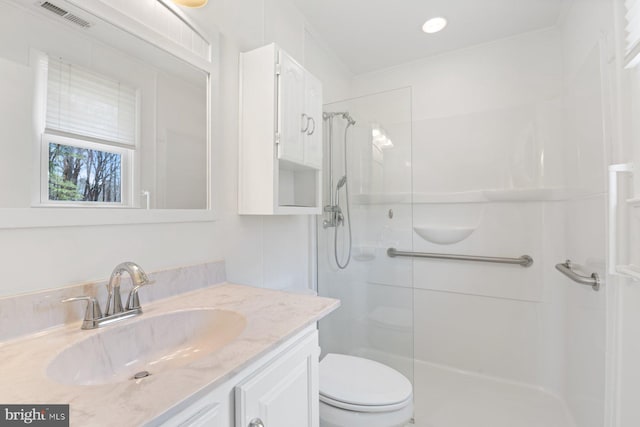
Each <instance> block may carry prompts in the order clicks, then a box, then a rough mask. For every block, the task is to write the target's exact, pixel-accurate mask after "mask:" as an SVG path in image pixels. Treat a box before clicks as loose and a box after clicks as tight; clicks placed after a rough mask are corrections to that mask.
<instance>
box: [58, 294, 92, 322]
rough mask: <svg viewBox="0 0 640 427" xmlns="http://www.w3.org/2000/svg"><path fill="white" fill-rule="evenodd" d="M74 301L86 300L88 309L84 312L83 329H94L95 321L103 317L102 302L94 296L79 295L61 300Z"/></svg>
mask: <svg viewBox="0 0 640 427" xmlns="http://www.w3.org/2000/svg"><path fill="white" fill-rule="evenodd" d="M73 301H86V302H87V310H86V311H85V312H84V320H83V322H82V329H93V327H94V322H95V321H96V320H98V319H101V318H102V310H100V303H99V302H98V300H97V299H95V298H94V297H88V296H79V297H71V298H65V299H63V300H62V301H60V302H73Z"/></svg>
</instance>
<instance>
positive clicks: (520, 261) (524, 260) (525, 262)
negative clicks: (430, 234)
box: [387, 248, 533, 267]
mask: <svg viewBox="0 0 640 427" xmlns="http://www.w3.org/2000/svg"><path fill="white" fill-rule="evenodd" d="M387 256H390V257H392V258H393V257H397V256H403V257H416V258H435V259H449V260H456V261H476V262H493V263H498V264H517V265H521V266H522V267H530V266H531V264H533V258H531V257H530V256H529V255H522V256H521V257H518V258H502V257H492V256H475V255H453V254H434V253H427V252H407V251H399V250H397V249H396V248H389V249H387Z"/></svg>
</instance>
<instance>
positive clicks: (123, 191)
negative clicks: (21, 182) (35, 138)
mask: <svg viewBox="0 0 640 427" xmlns="http://www.w3.org/2000/svg"><path fill="white" fill-rule="evenodd" d="M136 122H137V90H136V89H135V88H132V87H130V86H127V85H125V84H122V83H121V82H118V81H116V80H114V79H111V78H109V77H106V76H104V75H101V74H99V73H96V72H94V71H92V70H88V69H85V68H82V67H79V66H77V65H73V64H67V63H64V62H62V61H61V60H56V59H51V58H49V60H48V64H47V90H46V115H45V130H44V132H43V134H42V140H41V144H42V149H41V158H42V162H41V164H42V167H41V174H42V183H41V186H40V188H41V190H40V201H41V203H43V204H50V205H69V204H81V205H92V206H93V205H96V206H100V205H106V206H118V205H121V206H129V205H131V204H132V203H131V197H130V196H131V194H132V191H131V188H130V186H131V183H132V182H133V178H132V175H133V171H132V168H131V166H132V164H133V161H132V158H133V155H134V153H135V149H136V142H137V124H136Z"/></svg>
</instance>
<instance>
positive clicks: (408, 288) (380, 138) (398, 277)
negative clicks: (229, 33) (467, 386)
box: [317, 88, 414, 382]
mask: <svg viewBox="0 0 640 427" xmlns="http://www.w3.org/2000/svg"><path fill="white" fill-rule="evenodd" d="M332 112H333V113H348V116H349V117H351V118H353V119H354V120H355V124H352V125H349V128H348V129H346V128H347V126H348V123H349V121H348V119H346V118H345V117H347V116H344V115H341V114H334V115H331V114H325V117H326V119H325V127H324V133H325V137H324V146H325V152H324V155H325V159H326V160H325V165H324V171H325V176H324V182H323V184H324V201H323V204H324V205H325V206H331V204H332V203H333V206H337V208H329V209H326V210H327V211H333V212H335V211H336V210H339V211H340V213H341V215H342V217H343V220H342V223H341V224H340V223H338V225H337V226H333V225H332V224H331V223H332V221H330V217H331V215H333V212H326V213H325V214H324V216H323V217H320V219H319V220H318V221H317V235H318V270H317V271H318V292H319V294H320V295H322V296H328V297H333V298H338V299H340V300H341V302H342V305H341V307H340V308H339V309H338V310H337V311H335V312H334V313H332V314H331V315H330V316H328V317H326V318H325V319H324V320H322V321H321V322H320V342H321V347H322V352H323V355H324V354H327V353H342V354H350V355H355V356H361V357H366V358H369V359H373V360H376V361H379V362H381V363H384V364H386V365H388V366H391V367H393V368H395V369H397V370H398V371H400V372H402V373H403V374H404V375H405V376H406V377H407V378H409V379H410V380H411V381H412V382H413V330H414V324H413V322H414V320H413V319H414V316H413V268H412V261H411V259H410V258H390V257H388V256H387V249H388V248H391V247H394V248H398V249H402V250H412V228H413V219H412V204H411V202H412V173H411V144H412V141H411V91H410V89H409V88H405V89H398V90H394V91H389V92H384V93H379V94H375V95H370V96H365V97H360V98H354V99H350V100H346V101H343V102H338V103H333V104H327V105H325V113H332ZM345 130H346V132H345ZM345 135H346V157H345ZM329 161H330V162H331V164H329ZM345 176H346V177H347V178H346V180H344V179H343V177H345ZM341 184H342V185H341ZM338 187H340V188H338ZM347 194H348V206H347ZM331 200H333V202H331ZM327 225H328V226H327ZM349 225H350V226H351V230H350V233H349ZM349 234H350V235H351V248H349V240H350V239H349ZM349 249H351V250H350V252H351V256H350V257H349ZM336 259H337V261H336ZM347 260H349V263H348V265H347V266H346V268H344V269H341V268H340V267H339V265H338V264H341V265H344V263H345V262H346V261H347Z"/></svg>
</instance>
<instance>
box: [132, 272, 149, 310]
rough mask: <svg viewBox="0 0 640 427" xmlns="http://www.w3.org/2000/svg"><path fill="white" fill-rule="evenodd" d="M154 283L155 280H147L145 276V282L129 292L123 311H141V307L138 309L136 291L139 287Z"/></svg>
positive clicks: (138, 301) (138, 299)
mask: <svg viewBox="0 0 640 427" xmlns="http://www.w3.org/2000/svg"><path fill="white" fill-rule="evenodd" d="M155 282H156V281H155V280H152V279H149V278H148V277H146V275H145V281H144V282H142V283H140V284H139V285H136V286H134V287H133V289H131V292H129V297H128V298H127V305H126V307H125V310H126V311H129V310H140V311H142V307H140V298H138V291H139V290H140V288H141V287H143V286H146V285H151V284H153V283H155Z"/></svg>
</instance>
